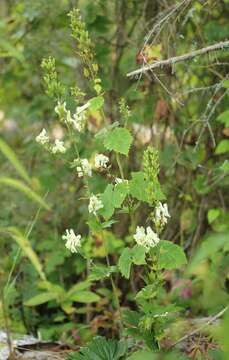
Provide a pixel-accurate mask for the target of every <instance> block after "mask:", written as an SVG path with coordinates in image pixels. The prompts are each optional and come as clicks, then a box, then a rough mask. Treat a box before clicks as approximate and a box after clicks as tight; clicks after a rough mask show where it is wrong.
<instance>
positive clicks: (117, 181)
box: [115, 178, 128, 186]
mask: <svg viewBox="0 0 229 360" xmlns="http://www.w3.org/2000/svg"><path fill="white" fill-rule="evenodd" d="M122 183H125V184H128V180H126V179H121V178H115V186H116V185H118V184H122Z"/></svg>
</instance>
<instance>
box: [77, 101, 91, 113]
mask: <svg viewBox="0 0 229 360" xmlns="http://www.w3.org/2000/svg"><path fill="white" fill-rule="evenodd" d="M89 106H90V101H88V102H87V103H86V104H84V105H82V106H78V107H77V108H76V114H80V113H82V112H84V111H85V110H86V109H87V108H88V107H89Z"/></svg>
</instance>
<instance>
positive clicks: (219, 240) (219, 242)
mask: <svg viewBox="0 0 229 360" xmlns="http://www.w3.org/2000/svg"><path fill="white" fill-rule="evenodd" d="M227 244H228V232H223V233H212V234H210V235H208V236H207V237H206V238H205V239H204V241H203V242H202V243H201V245H200V247H199V248H198V249H197V251H196V254H195V256H194V258H193V259H192V261H191V264H190V265H189V271H190V272H192V271H193V270H194V271H195V268H196V266H198V265H199V264H201V262H203V261H205V260H206V259H208V258H211V257H215V254H216V253H217V251H220V250H221V249H223V248H224V247H225V246H227Z"/></svg>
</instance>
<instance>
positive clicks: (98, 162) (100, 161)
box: [95, 154, 109, 169]
mask: <svg viewBox="0 0 229 360" xmlns="http://www.w3.org/2000/svg"><path fill="white" fill-rule="evenodd" d="M108 163H109V157H107V156H105V155H103V154H97V155H96V156H95V168H96V169H102V168H103V169H106V168H107V165H108Z"/></svg>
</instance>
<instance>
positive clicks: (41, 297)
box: [24, 292, 56, 306]
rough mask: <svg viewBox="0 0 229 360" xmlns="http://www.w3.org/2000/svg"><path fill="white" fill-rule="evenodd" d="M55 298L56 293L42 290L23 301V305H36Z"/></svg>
mask: <svg viewBox="0 0 229 360" xmlns="http://www.w3.org/2000/svg"><path fill="white" fill-rule="evenodd" d="M55 299H56V294H55V293H53V292H44V293H41V294H38V295H35V296H33V297H32V298H30V299H29V300H27V301H25V302H24V305H25V306H37V305H41V304H45V303H47V302H49V301H51V300H55Z"/></svg>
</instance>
